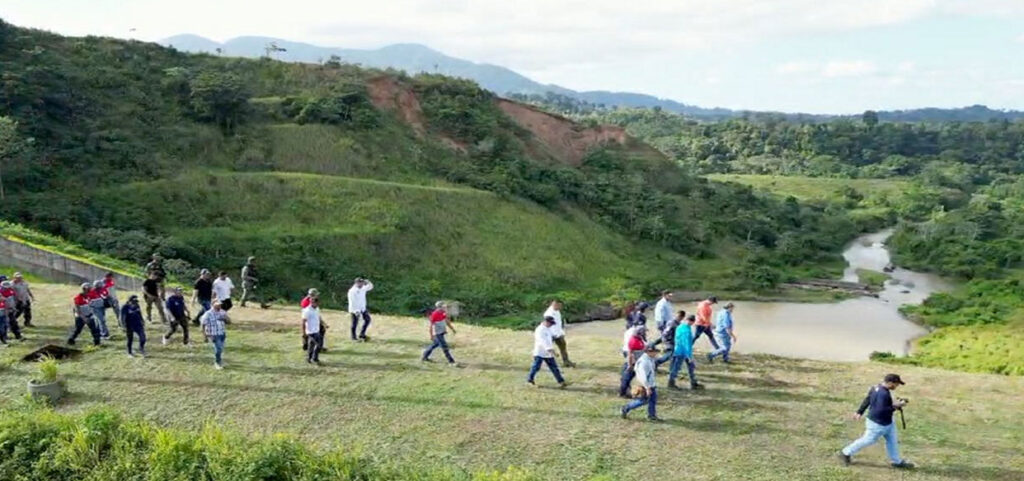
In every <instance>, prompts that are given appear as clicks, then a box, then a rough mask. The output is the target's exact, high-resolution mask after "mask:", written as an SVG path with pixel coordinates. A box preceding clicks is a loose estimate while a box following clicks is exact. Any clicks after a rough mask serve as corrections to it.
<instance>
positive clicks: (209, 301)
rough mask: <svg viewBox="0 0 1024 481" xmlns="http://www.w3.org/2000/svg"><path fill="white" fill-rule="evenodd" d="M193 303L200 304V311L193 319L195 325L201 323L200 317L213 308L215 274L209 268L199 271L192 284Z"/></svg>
mask: <svg viewBox="0 0 1024 481" xmlns="http://www.w3.org/2000/svg"><path fill="white" fill-rule="evenodd" d="M192 304H199V313H197V314H196V317H195V319H194V320H193V321H192V324H193V325H196V326H198V325H199V318H201V317H203V314H206V311H209V310H210V309H211V308H213V275H212V274H210V270H209V269H203V270H201V271H199V278H198V279H196V282H195V284H193V285H192Z"/></svg>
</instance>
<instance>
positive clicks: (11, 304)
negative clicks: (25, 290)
mask: <svg viewBox="0 0 1024 481" xmlns="http://www.w3.org/2000/svg"><path fill="white" fill-rule="evenodd" d="M0 301H2V302H3V304H4V307H3V308H0V314H2V315H3V316H4V321H5V322H4V328H3V329H4V337H5V338H6V337H7V330H8V329H10V330H11V333H12V334H14V338H15V339H18V340H21V329H20V328H19V327H18V317H17V316H18V308H17V305H18V292H17V291H16V290H15V289H14V283H13V282H11V281H8V280H4V281H2V282H0Z"/></svg>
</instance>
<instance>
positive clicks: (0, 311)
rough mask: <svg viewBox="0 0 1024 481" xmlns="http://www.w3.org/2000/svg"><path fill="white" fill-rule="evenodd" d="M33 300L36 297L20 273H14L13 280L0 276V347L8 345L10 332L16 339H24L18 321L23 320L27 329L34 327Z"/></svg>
mask: <svg viewBox="0 0 1024 481" xmlns="http://www.w3.org/2000/svg"><path fill="white" fill-rule="evenodd" d="M33 300H35V296H34V295H33V294H32V289H31V288H29V285H28V282H26V281H25V278H24V277H23V276H22V275H21V273H20V272H15V273H14V279H13V280H8V279H7V276H5V275H0V345H4V346H6V345H7V342H8V340H9V336H8V331H10V334H12V335H14V339H16V340H19V341H20V340H22V339H24V336H22V335H21V327H20V326H19V325H18V320H19V319H21V320H23V321H24V322H25V327H32V301H33Z"/></svg>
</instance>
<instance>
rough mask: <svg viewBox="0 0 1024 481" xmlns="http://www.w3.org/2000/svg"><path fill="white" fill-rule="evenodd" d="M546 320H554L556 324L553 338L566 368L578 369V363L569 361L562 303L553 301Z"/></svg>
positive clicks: (546, 313) (553, 328) (546, 314)
mask: <svg viewBox="0 0 1024 481" xmlns="http://www.w3.org/2000/svg"><path fill="white" fill-rule="evenodd" d="M544 317H545V318H548V317H550V318H553V319H554V320H555V323H554V324H553V325H552V326H551V337H552V339H554V341H555V345H556V346H558V351H559V352H561V353H562V362H563V363H564V364H565V367H576V363H574V362H572V361H570V360H569V348H568V347H567V346H566V345H565V329H564V327H563V325H562V303H561V302H560V301H558V300H554V301H551V305H550V306H548V310H546V311H544Z"/></svg>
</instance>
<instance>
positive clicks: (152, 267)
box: [146, 254, 167, 324]
mask: <svg viewBox="0 0 1024 481" xmlns="http://www.w3.org/2000/svg"><path fill="white" fill-rule="evenodd" d="M146 279H153V280H155V281H156V294H157V298H158V299H160V302H159V303H158V304H157V305H158V306H159V305H160V304H162V303H163V302H164V296H165V295H166V293H165V292H164V282H165V281H166V280H167V270H166V269H164V260H163V258H162V257H160V254H153V257H152V260H150V261H149V263H148V264H146ZM146 306H147V308H148V306H149V303H148V302H147V303H146ZM149 322H153V318H152V317H150V318H149ZM164 323H165V324H166V323H167V319H164Z"/></svg>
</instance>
